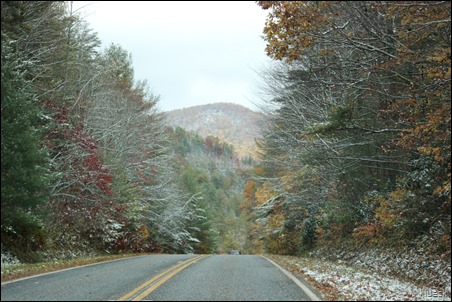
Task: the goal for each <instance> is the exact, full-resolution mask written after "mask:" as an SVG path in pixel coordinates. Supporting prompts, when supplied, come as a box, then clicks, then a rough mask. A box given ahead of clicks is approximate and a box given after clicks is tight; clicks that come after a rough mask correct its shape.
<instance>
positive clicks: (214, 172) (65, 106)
mask: <svg viewBox="0 0 452 302" xmlns="http://www.w3.org/2000/svg"><path fill="white" fill-rule="evenodd" d="M1 5H2V21H1V22H2V30H1V33H2V38H1V42H2V61H1V62H2V63H1V64H2V82H1V83H2V92H1V93H2V111H1V114H2V117H1V121H2V130H1V135H2V137H1V150H2V151H1V152H2V161H1V164H2V168H1V173H2V176H1V188H2V189H1V194H2V195H1V203H2V211H1V213H2V214H1V221H2V224H1V240H2V254H3V251H4V250H5V252H8V253H12V254H13V255H14V256H15V257H17V258H18V259H20V260H22V261H40V260H47V259H63V258H72V257H81V256H89V255H95V254H98V253H105V252H108V253H118V252H126V251H134V252H167V253H187V252H199V253H202V252H205V253H211V252H216V251H217V250H218V249H221V248H223V249H226V248H229V247H237V248H239V245H240V244H241V243H240V242H237V240H238V238H240V236H241V237H244V236H245V233H244V232H241V230H242V229H244V230H246V228H239V227H237V226H236V224H237V222H236V220H237V221H238V216H239V213H238V211H237V207H238V204H239V203H240V202H241V200H242V199H241V196H242V195H241V192H242V190H243V185H241V184H243V183H244V181H243V180H240V176H237V173H236V168H237V169H238V168H240V161H239V160H237V159H236V156H235V153H234V149H233V147H232V146H231V145H228V144H226V143H223V142H220V141H219V139H218V138H215V137H206V138H202V137H200V136H197V135H195V134H193V133H192V134H190V133H187V132H185V131H184V130H183V129H172V128H170V127H168V125H167V122H166V119H165V116H164V114H163V113H162V112H159V110H157V108H156V107H157V106H156V104H157V103H158V101H159V99H158V97H157V96H155V95H154V94H152V93H151V92H150V89H149V86H148V84H147V83H146V82H145V81H135V80H134V70H133V66H132V56H131V54H130V53H128V52H127V50H125V49H123V48H122V47H121V46H119V45H116V44H112V45H109V46H108V47H106V48H105V49H103V50H100V41H99V38H98V37H97V34H96V33H95V32H93V31H92V30H91V29H90V28H89V26H88V24H86V22H85V21H84V20H83V19H82V18H80V17H79V16H78V15H77V14H74V13H73V12H72V8H71V3H68V2H49V1H42V2H40V1H36V2H27V1H13V2H7V1H2V4H1ZM214 209H215V211H214ZM227 232H235V233H227ZM238 233H240V236H239V235H237V234H238Z"/></svg>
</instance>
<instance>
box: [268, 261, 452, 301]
mask: <svg viewBox="0 0 452 302" xmlns="http://www.w3.org/2000/svg"><path fill="white" fill-rule="evenodd" d="M271 258H272V259H274V260H277V261H278V262H280V264H283V265H284V266H285V267H286V268H288V269H290V270H292V271H293V272H295V273H300V274H301V275H303V276H305V277H307V279H308V280H311V281H312V280H314V281H315V282H314V283H317V284H313V285H314V287H315V288H317V290H318V291H320V292H321V293H322V294H323V295H324V296H325V297H326V298H327V299H328V298H332V299H333V300H336V299H339V300H360V301H363V300H368V301H388V300H391V301H393V300H398V301H400V300H411V301H417V300H421V301H451V297H450V289H449V292H446V291H447V289H441V288H429V287H420V286H417V285H415V284H414V283H411V282H406V281H402V280H399V279H397V278H394V277H389V276H384V275H382V274H380V273H376V272H369V271H365V270H361V269H358V268H355V267H351V266H346V265H343V264H340V263H334V262H330V261H325V260H319V259H312V258H310V259H306V258H297V257H291V256H272V257H271ZM316 285H317V286H316ZM331 289H334V290H333V291H332V290H331ZM330 292H334V293H335V294H333V295H331V293H330ZM325 297H324V298H325Z"/></svg>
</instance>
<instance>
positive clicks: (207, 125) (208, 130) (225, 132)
mask: <svg viewBox="0 0 452 302" xmlns="http://www.w3.org/2000/svg"><path fill="white" fill-rule="evenodd" d="M165 114H166V116H167V120H168V122H169V124H170V125H171V126H173V127H177V126H178V127H182V128H184V129H186V130H189V131H190V130H191V131H194V132H195V133H197V134H199V135H201V136H209V135H213V136H216V137H218V138H219V139H221V140H223V141H225V142H228V143H229V144H232V145H234V147H235V150H236V152H237V154H238V155H239V157H245V156H253V157H256V155H257V146H256V144H255V140H256V139H258V138H260V137H261V132H262V128H263V124H262V120H263V115H262V114H261V113H259V112H255V111H252V110H250V109H248V108H246V107H243V106H240V105H237V104H232V103H215V104H207V105H199V106H193V107H189V108H183V109H177V110H172V111H169V112H165Z"/></svg>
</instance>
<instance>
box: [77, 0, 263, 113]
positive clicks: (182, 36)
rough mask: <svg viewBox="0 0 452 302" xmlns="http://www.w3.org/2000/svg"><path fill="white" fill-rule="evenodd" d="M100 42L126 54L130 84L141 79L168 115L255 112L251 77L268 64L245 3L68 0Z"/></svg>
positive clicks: (257, 19) (256, 10)
mask: <svg viewBox="0 0 452 302" xmlns="http://www.w3.org/2000/svg"><path fill="white" fill-rule="evenodd" d="M86 4H89V5H88V6H86V7H84V8H83V9H82V16H84V19H85V20H86V21H87V22H88V23H89V24H90V27H91V28H92V29H93V30H94V31H95V32H97V33H98V35H99V38H100V39H101V40H102V45H103V46H104V47H105V46H108V45H110V44H111V43H116V44H119V45H120V46H121V47H123V48H124V49H126V50H127V51H128V52H130V53H131V54H132V58H133V65H134V70H135V79H136V80H143V79H147V80H148V83H149V85H150V86H151V89H152V92H153V93H154V94H156V95H160V97H161V100H160V103H159V107H160V109H162V110H165V111H166V110H172V109H177V108H183V107H189V106H194V105H201V104H208V103H216V102H231V103H236V104H241V105H243V106H246V107H248V108H250V109H253V110H255V109H256V107H255V106H254V105H253V103H258V102H259V97H258V94H259V93H258V90H259V88H258V82H259V81H260V79H259V76H258V74H257V72H258V71H260V70H262V69H263V68H264V67H265V66H266V65H267V64H268V62H270V59H268V58H267V57H266V55H265V41H264V40H263V39H262V37H261V36H262V35H263V33H262V32H263V28H264V25H265V19H266V15H267V11H264V10H262V9H261V8H260V7H259V6H258V5H257V4H256V3H255V2H252V1H250V2H248V1H230V2H229V1H224V2H219V1H174V2H172V1H94V2H93V1H90V2H83V1H75V2H74V9H77V8H79V7H82V6H84V5H86Z"/></svg>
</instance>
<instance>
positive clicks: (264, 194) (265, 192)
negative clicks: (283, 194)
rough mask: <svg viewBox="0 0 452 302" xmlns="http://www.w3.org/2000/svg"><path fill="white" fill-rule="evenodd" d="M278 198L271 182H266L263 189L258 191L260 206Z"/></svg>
mask: <svg viewBox="0 0 452 302" xmlns="http://www.w3.org/2000/svg"><path fill="white" fill-rule="evenodd" d="M276 196H278V193H277V192H276V190H275V188H274V187H273V186H272V184H271V183H269V182H265V183H264V184H263V185H262V187H261V188H259V189H258V190H257V191H256V200H257V204H258V205H262V204H264V203H265V202H266V201H268V200H270V199H271V198H274V197H276Z"/></svg>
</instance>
